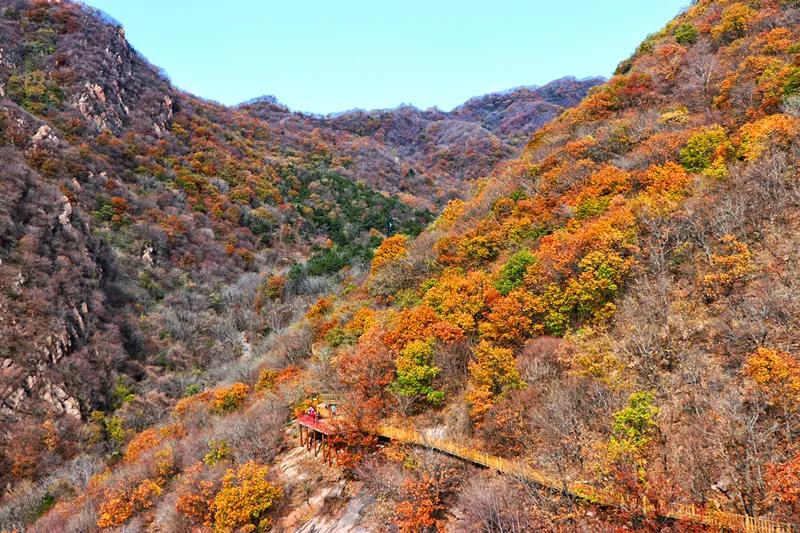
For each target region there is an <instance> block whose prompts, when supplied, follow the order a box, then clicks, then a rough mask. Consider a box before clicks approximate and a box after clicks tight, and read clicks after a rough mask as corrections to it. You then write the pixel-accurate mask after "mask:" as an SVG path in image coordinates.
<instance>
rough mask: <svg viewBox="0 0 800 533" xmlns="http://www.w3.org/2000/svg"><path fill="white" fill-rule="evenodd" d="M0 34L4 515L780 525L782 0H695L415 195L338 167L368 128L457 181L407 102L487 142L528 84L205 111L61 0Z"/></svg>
mask: <svg viewBox="0 0 800 533" xmlns="http://www.w3.org/2000/svg"><path fill="white" fill-rule="evenodd" d="M0 28H2V32H3V33H2V34H0V37H2V43H3V55H2V59H1V60H0V61H2V66H0V69H3V70H0V72H2V78H0V79H4V80H7V81H5V82H4V85H3V87H4V92H5V95H6V99H5V100H3V102H2V106H3V114H2V117H3V119H2V120H3V122H2V130H0V131H2V135H3V143H4V145H5V146H4V147H3V148H2V154H3V155H2V157H3V160H4V163H5V162H6V161H7V163H6V165H5V167H4V168H5V169H6V170H4V172H5V173H6V176H4V177H5V178H6V179H4V180H3V183H2V186H3V187H4V188H5V189H7V192H6V191H4V194H3V196H2V198H0V202H3V203H2V204H0V205H2V210H0V217H3V218H2V219H0V220H2V221H3V222H2V225H0V232H2V233H0V236H2V237H0V239H1V240H0V244H2V253H3V255H2V256H1V257H2V264H0V309H2V311H3V312H2V315H1V316H0V319H2V322H0V327H2V330H0V335H1V336H2V338H3V339H11V340H12V341H11V342H6V341H4V342H3V344H0V350H4V351H0V354H2V356H3V357H4V358H5V359H4V361H5V362H4V363H3V370H2V372H3V373H2V378H3V380H5V381H4V383H8V389H7V390H8V392H7V393H6V396H5V400H4V401H5V404H4V405H5V413H6V414H7V415H8V416H9V418H8V419H7V420H9V421H10V420H12V417H14V418H13V420H14V426H13V428H12V427H11V425H10V423H9V424H8V427H9V429H8V430H7V431H6V432H5V438H6V439H7V440H6V441H5V447H4V449H3V470H2V471H3V472H4V473H7V474H5V475H6V479H7V480H13V484H11V485H9V487H10V490H9V493H8V494H6V496H5V497H4V499H3V500H2V501H0V504H1V505H2V507H0V527H2V528H9V529H11V528H14V527H16V528H23V527H27V528H28V529H29V530H31V531H60V530H65V531H91V530H95V529H98V528H119V530H125V531H138V530H153V531H185V530H192V529H193V528H197V529H198V530H217V531H234V530H239V531H254V530H261V531H267V530H270V529H273V530H277V531H294V530H306V531H312V530H325V529H326V528H327V530H330V531H335V530H337V529H338V530H346V528H356V527H361V528H364V529H366V530H375V531H386V530H389V531H401V532H427V531H445V530H451V531H532V530H546V531H573V530H590V531H615V530H620V529H623V528H626V529H641V530H646V531H647V530H653V531H687V530H691V531H695V530H702V529H703V528H702V526H700V525H699V524H697V523H694V522H689V521H686V522H682V521H680V520H676V519H674V518H667V517H664V516H658V515H656V514H652V513H651V514H647V515H645V514H643V513H642V512H641V510H642V505H641V502H645V503H647V502H650V503H651V504H653V505H656V504H658V505H662V504H678V503H680V504H690V505H694V506H696V509H698V510H699V511H698V512H699V513H701V514H702V515H704V516H713V515H714V513H737V514H741V515H750V516H758V517H763V518H765V519H769V520H773V521H776V522H777V521H780V522H783V523H785V524H793V525H794V526H795V527H800V496H799V495H800V448H798V444H797V443H798V437H800V418H798V410H800V360H799V358H800V324H798V316H800V275H799V274H798V272H800V180H799V179H798V176H799V175H800V173H798V163H800V144H798V131H800V129H799V128H800V45H799V44H798V43H800V39H799V37H800V4H799V3H798V2H797V1H796V0H747V1H733V0H699V1H697V2H694V3H693V4H692V5H691V6H690V7H688V8H687V9H686V10H685V12H683V13H681V14H679V15H678V16H677V17H676V18H675V19H674V20H673V21H671V22H669V23H668V24H667V25H666V26H665V27H664V28H662V29H661V30H659V31H658V32H656V33H654V34H652V35H650V36H649V37H648V38H647V39H646V40H645V41H644V42H643V43H641V45H640V46H639V47H638V48H637V50H636V51H635V53H634V54H633V55H632V56H631V57H630V58H629V59H627V60H625V61H623V62H622V63H620V65H619V67H618V69H617V72H616V74H615V75H614V76H613V78H611V79H610V80H609V81H607V82H605V83H604V84H602V85H599V86H597V87H595V88H593V89H591V90H590V91H589V93H588V95H587V96H586V97H585V98H583V99H582V101H581V102H580V103H579V104H577V105H576V106H574V107H572V108H570V109H568V110H567V111H565V112H564V113H562V114H560V115H559V116H558V117H556V118H555V119H554V120H552V121H550V122H548V123H547V124H546V125H544V127H542V128H541V129H538V130H537V131H535V132H533V133H532V135H530V137H529V140H528V142H527V143H526V144H525V146H524V148H523V149H522V152H521V153H520V154H519V155H518V157H515V158H514V159H512V160H507V161H502V159H503V157H499V158H497V161H499V164H496V165H493V164H491V163H484V161H485V160H484V159H482V158H481V157H478V158H477V164H479V165H483V166H481V168H482V170H481V174H477V175H480V176H482V177H481V178H480V179H478V180H477V181H476V182H475V184H474V187H473V188H472V189H471V194H470V195H469V196H468V197H463V198H454V199H453V200H452V201H450V202H449V203H447V205H446V206H445V207H444V209H443V210H442V211H441V212H440V213H439V214H438V216H437V217H436V218H435V219H433V220H430V219H429V217H433V216H434V215H432V214H430V212H425V211H422V210H419V209H417V210H415V209H414V208H413V207H410V206H409V201H408V199H407V198H404V199H405V200H406V201H400V199H399V198H397V197H395V196H392V195H391V194H380V193H378V192H377V191H376V188H377V189H381V190H384V191H386V190H395V189H391V187H388V186H386V185H384V184H382V183H383V182H382V181H370V180H369V179H367V180H363V181H364V183H359V182H358V181H353V180H352V178H353V177H354V176H353V175H345V174H343V173H342V172H340V171H339V170H338V167H339V166H341V167H344V168H346V167H347V165H346V164H343V163H342V161H341V160H338V159H337V158H338V157H344V156H343V155H342V154H346V153H347V150H348V148H347V146H353V145H352V144H350V143H355V142H356V141H358V142H363V143H364V146H377V144H380V146H382V147H384V148H385V147H392V148H390V149H389V150H390V151H391V150H394V149H396V150H398V151H401V150H407V151H406V152H404V153H403V154H401V155H402V157H403V158H406V159H405V160H407V161H420V160H425V161H428V164H426V168H427V169H434V170H432V171H431V172H432V174H431V176H432V177H434V176H438V175H439V174H438V173H439V172H440V169H441V168H447V169H450V170H448V172H455V173H451V174H449V176H450V177H457V178H458V179H463V178H464V177H468V176H470V174H469V173H468V172H467V171H464V173H462V174H459V172H462V170H457V171H456V170H453V169H456V168H460V167H458V166H456V167H453V166H451V165H449V164H448V165H445V166H443V167H440V166H438V165H439V163H440V162H441V161H442V159H438V158H433V159H425V156H423V155H421V154H426V153H428V151H429V148H427V147H429V146H434V145H436V142H434V144H433V145H430V144H426V143H428V141H429V140H428V139H427V138H421V135H420V134H417V133H413V132H416V131H419V128H420V127H421V126H419V125H418V124H420V123H425V126H424V128H422V129H423V130H424V131H425V132H426V133H425V135H428V134H430V133H431V132H432V131H438V128H440V127H443V126H444V125H446V124H447V123H448V122H449V121H451V120H458V121H461V122H462V125H459V127H458V128H457V129H456V130H455V131H461V128H472V127H474V128H481V129H483V130H486V131H487V132H491V135H492V136H494V138H497V139H502V142H503V143H506V144H507V145H508V146H515V145H516V144H517V143H518V142H519V137H520V135H524V134H526V133H528V131H529V129H528V128H530V131H532V130H533V129H535V126H532V125H533V124H535V121H529V120H527V119H525V120H523V119H522V118H519V122H518V124H520V127H519V129H518V130H515V129H514V124H516V123H517V122H516V120H517V119H514V118H511V117H514V116H517V117H523V116H525V113H526V112H520V113H515V112H508V113H505V112H501V111H499V110H502V109H515V105H517V104H515V103H514V102H512V101H511V100H515V101H517V102H521V101H524V99H525V98H529V97H530V98H532V99H533V100H536V101H538V99H542V100H543V101H550V102H551V103H553V102H552V100H548V98H550V97H549V96H547V95H545V94H538V95H537V96H535V97H532V96H530V95H528V94H527V92H528V91H532V90H531V89H520V90H518V91H512V92H510V93H508V94H498V95H493V96H489V97H485V98H484V99H482V100H477V101H476V100H472V101H470V102H467V103H466V104H464V105H463V106H461V107H459V108H457V109H456V110H454V111H452V112H451V113H449V114H448V116H447V117H445V118H441V119H440V118H439V116H440V115H439V114H438V113H440V112H438V111H435V110H434V111H425V112H421V111H418V110H414V109H411V108H399V109H397V110H393V111H388V112H363V113H362V112H353V113H347V114H344V115H341V116H338V117H307V116H298V115H292V114H291V113H289V111H288V110H286V109H285V108H283V107H282V106H280V105H278V104H277V103H275V102H274V101H271V100H267V101H264V100H261V101H256V102H253V103H250V104H247V105H243V106H241V107H239V108H236V109H228V108H224V107H222V106H218V105H216V104H212V103H208V102H203V101H200V100H198V99H196V98H194V97H191V96H189V95H186V94H184V93H180V92H178V91H176V90H174V89H172V88H170V86H169V84H168V82H167V81H166V80H165V79H164V78H163V77H161V76H160V75H158V74H157V71H156V70H154V69H153V68H152V67H150V66H148V65H147V64H146V63H145V62H144V61H143V60H142V59H141V58H140V57H139V56H137V55H136V53H135V52H134V51H133V50H132V49H130V47H129V46H128V45H127V43H126V42H125V40H124V38H123V36H122V34H121V30H120V29H119V28H118V27H117V26H115V25H113V24H108V23H107V21H106V22H103V21H102V20H100V19H99V18H98V16H97V14H95V13H92V12H91V11H89V10H87V9H85V8H82V7H79V6H76V5H73V4H58V5H54V4H49V3H35V4H28V3H24V2H19V3H18V4H14V5H13V6H9V7H6V8H5V10H4V11H3V23H2V25H0ZM75 42H79V43H80V46H78V45H77V44H75V45H74V47H73V48H70V47H69V46H67V45H68V44H69V43H75ZM47 43H50V44H49V45H48V44H47ZM108 43H115V44H114V46H110V45H109V44H108ZM63 47H66V49H67V50H70V49H71V50H77V49H80V50H92V51H93V53H91V54H87V53H81V54H77V53H73V54H72V55H70V54H69V53H67V54H66V57H62V56H61V54H60V53H59V50H62V49H64V48H63ZM555 52H557V51H555ZM43 72H48V73H50V74H48V75H47V76H45V75H43V74H42V73H43ZM97 76H100V78H101V79H104V80H109V81H107V82H106V83H105V84H104V85H103V86H102V87H99V88H96V87H95V86H94V85H92V84H93V83H94V82H93V81H91V80H95V79H97ZM576 83H578V82H568V85H569V84H576ZM536 91H539V89H537V90H536ZM520 93H524V94H520ZM569 93H570V94H574V93H573V91H572V90H571V89H570V90H569ZM565 98H566V100H565V101H563V102H559V101H557V99H556V101H555V103H556V104H557V105H562V104H566V105H569V104H570V103H571V101H570V100H569V98H571V96H568V97H565ZM519 105H522V104H519ZM536 105H538V104H536ZM279 117H283V118H279ZM284 119H285V120H284ZM308 123H316V125H317V126H316V127H318V128H319V130H317V133H316V134H313V132H312V134H310V135H305V134H304V133H299V132H302V131H305V130H303V129H301V126H300V125H303V126H302V127H303V128H304V127H305V126H304V125H305V124H308ZM467 123H469V124H472V126H467V125H464V124H467ZM288 124H298V126H297V127H292V128H291V131H292V132H294V133H292V134H290V135H287V132H286V131H285V129H286V128H288V126H287V125H288ZM410 124H417V125H414V126H413V127H412V126H411V125H410ZM282 128H284V130H282ZM465 131H466V130H465ZM334 132H339V133H336V134H335V133H334ZM326 135H341V137H337V139H338V138H341V139H342V140H341V145H340V143H339V142H338V141H337V143H336V145H335V146H334V144H333V143H327V142H323V141H322V140H324V139H325V136H326ZM406 135H407V136H408V137H406ZM486 138H489V137H486ZM321 139H322V140H321ZM320 143H322V144H323V145H324V148H320ZM409 143H411V145H409ZM415 143H416V144H415ZM455 145H457V146H465V147H469V146H471V144H470V143H463V144H460V143H455ZM370 149H371V148H370ZM382 149H383V148H382ZM366 153H367V152H365V154H366ZM384 153H388V152H384ZM481 154H482V155H484V156H485V155H486V153H485V152H481ZM462 155H463V154H462ZM420 158H422V159H420ZM471 160H474V159H470V156H466V155H464V161H466V162H467V165H468V164H469V161H471ZM492 163H494V161H492ZM409 164H410V163H409ZM417 164H419V163H416V162H415V163H413V165H411V166H412V167H413V166H414V165H417ZM483 169H485V170H483ZM410 170H411V167H409V169H408V171H407V172H404V173H402V175H403V176H406V177H408V176H410V175H411V172H410ZM414 171H415V173H416V172H417V169H416V168H414ZM441 172H444V171H441ZM387 175H389V174H387ZM447 179H449V178H447ZM381 180H383V178H381ZM388 181H391V180H388ZM445 182H446V180H445ZM392 183H395V184H397V185H396V186H397V187H398V189H397V190H399V191H403V190H404V189H403V187H402V186H401V185H400V181H393V182H392ZM435 183H436V182H435V181H434V184H435ZM392 186H394V185H392ZM409 190H411V189H409ZM417 190H419V191H422V192H421V193H420V194H422V195H423V196H424V195H425V194H426V193H425V191H426V190H427V189H425V188H424V187H423V188H421V189H417ZM408 194H412V195H413V192H410V193H408ZM445 196H446V195H445ZM410 204H411V205H419V204H415V203H414V202H413V201H411V202H410ZM378 243H380V244H379V245H378V246H377V248H376V249H375V251H374V253H373V252H372V250H371V245H377V244H378ZM355 259H357V260H355ZM362 265H363V266H362ZM61 332H63V333H61ZM22 355H25V357H22ZM28 376H33V379H31V378H30V377H28ZM20 383H24V385H19V384H20ZM16 390H21V391H22V392H21V393H18V392H15V391H16ZM33 391H36V392H35V393H34V392H33ZM40 391H41V392H40ZM103 391H108V393H106V394H104V393H103ZM320 394H325V395H328V396H331V395H332V396H336V397H339V398H341V399H342V400H341V405H340V412H339V414H338V415H337V417H338V418H337V420H338V424H337V435H336V438H335V440H334V442H333V444H332V445H333V446H335V447H336V449H337V450H338V457H337V464H336V466H335V467H333V468H330V469H328V468H324V467H323V466H322V465H321V464H320V463H319V462H317V461H315V460H314V459H313V454H307V452H305V451H304V450H303V449H302V448H297V447H296V445H297V440H296V439H297V435H296V432H293V430H292V429H291V427H287V426H286V424H287V422H289V421H290V420H292V418H293V417H295V416H296V415H298V414H301V413H303V412H305V411H306V409H307V408H308V407H309V406H310V405H312V404H313V402H314V400H313V399H314V398H315V397H317V396H318V395H320ZM16 398H20V401H24V399H25V398H40V399H42V400H43V401H45V403H46V404H48V405H50V407H49V408H48V410H47V411H45V410H44V409H43V410H42V411H40V412H37V413H34V414H33V415H31V416H21V415H20V413H19V410H17V411H16V412H15V411H14V409H15V407H16V406H17V403H14V402H16V401H17V400H16ZM87 398H91V401H89V400H87ZM75 411H77V412H78V413H80V415H81V416H82V419H81V420H78V419H76V418H75V417H74V416H73V417H72V418H70V417H69V416H63V413H67V414H71V413H74V412H75ZM59 414H62V416H57V415H59ZM378 425H390V426H393V427H414V428H416V430H417V431H419V432H420V433H421V434H423V435H425V436H427V437H429V438H447V439H451V440H453V441H456V442H459V443H461V444H462V445H463V446H465V447H469V448H471V449H474V450H479V451H483V452H487V453H490V454H493V455H496V456H500V457H504V458H508V459H513V460H514V461H517V462H518V463H519V464H524V465H527V466H530V467H532V468H535V469H536V470H537V471H542V472H547V473H548V474H549V475H550V476H552V477H553V478H554V479H558V480H561V481H562V483H563V484H564V487H567V486H568V485H569V484H571V483H574V482H580V483H582V484H585V485H586V486H589V487H592V489H593V490H595V491H596V492H597V493H598V494H606V495H608V497H609V498H614V499H615V500H616V501H624V502H626V503H623V504H620V505H619V506H615V507H608V506H600V505H595V504H594V503H593V502H591V501H576V500H574V499H571V498H568V497H566V495H565V494H561V493H553V492H552V491H549V490H546V489H543V488H542V487H540V486H537V485H535V484H526V483H522V482H520V481H518V480H514V479H513V478H511V477H502V476H499V475H496V474H493V473H492V472H491V471H488V470H481V469H477V468H475V467H471V466H468V465H465V464H463V463H460V462H458V461H456V460H454V459H452V458H448V457H445V456H442V455H438V454H433V453H428V452H425V451H422V450H419V449H416V448H413V447H409V446H403V445H400V444H396V443H395V444H393V443H389V442H385V441H384V442H380V441H379V440H378V439H377V438H376V437H375V436H374V431H375V428H376V427H377V426H378ZM55 465H60V466H59V467H58V468H55ZM22 480H25V481H24V482H23V481H22ZM629 502H636V503H635V504H629Z"/></svg>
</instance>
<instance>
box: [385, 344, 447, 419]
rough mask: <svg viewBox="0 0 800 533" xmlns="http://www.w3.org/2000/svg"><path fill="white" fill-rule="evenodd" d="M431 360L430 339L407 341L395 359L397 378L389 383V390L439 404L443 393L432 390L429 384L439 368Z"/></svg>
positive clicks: (442, 398)
mask: <svg viewBox="0 0 800 533" xmlns="http://www.w3.org/2000/svg"><path fill="white" fill-rule="evenodd" d="M432 360H433V341H432V340H430V339H428V340H425V341H421V340H419V341H413V342H411V343H409V344H408V345H407V346H406V347H405V348H403V350H402V351H401V352H400V355H399V356H398V357H397V359H396V360H395V365H396V366H397V378H396V379H395V380H394V382H393V383H392V384H391V385H390V390H391V391H392V392H394V393H395V394H399V395H400V396H407V397H412V398H415V397H419V396H421V397H424V398H425V399H426V400H427V401H428V402H430V403H432V404H434V405H438V404H440V403H441V402H442V401H443V400H444V393H443V392H441V391H437V390H434V388H433V386H432V385H431V382H432V381H433V380H434V379H435V378H436V376H438V375H439V369H438V368H437V367H435V366H433V365H432V364H431V361H432Z"/></svg>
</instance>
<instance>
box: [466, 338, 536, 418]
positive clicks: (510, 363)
mask: <svg viewBox="0 0 800 533" xmlns="http://www.w3.org/2000/svg"><path fill="white" fill-rule="evenodd" d="M473 355H474V356H475V357H474V360H472V361H470V363H469V375H470V390H469V391H468V392H467V402H468V403H469V404H470V408H471V414H472V416H473V417H475V418H481V417H482V416H483V414H484V413H485V412H486V411H487V410H488V409H489V408H490V407H491V406H492V403H493V402H494V400H495V398H496V397H497V396H499V395H500V394H502V393H504V392H506V391H509V390H513V389H517V388H519V387H521V386H522V385H523V383H522V378H521V377H520V375H519V371H518V370H517V363H516V361H515V360H514V353H513V352H512V351H511V350H509V349H508V348H498V347H495V346H492V345H491V344H489V343H488V342H487V341H481V342H480V343H479V344H478V345H477V346H476V347H475V348H474V349H473Z"/></svg>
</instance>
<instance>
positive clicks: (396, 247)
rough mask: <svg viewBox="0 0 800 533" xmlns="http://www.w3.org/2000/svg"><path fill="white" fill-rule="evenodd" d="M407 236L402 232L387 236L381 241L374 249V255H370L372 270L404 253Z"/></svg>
mask: <svg viewBox="0 0 800 533" xmlns="http://www.w3.org/2000/svg"><path fill="white" fill-rule="evenodd" d="M407 241H408V237H406V236H405V235H402V234H397V235H393V236H391V237H387V238H386V239H384V240H383V242H381V244H380V246H378V248H376V249H375V255H374V256H373V257H372V271H373V272H375V271H376V270H378V269H379V268H380V267H381V266H383V265H384V264H386V263H388V262H389V261H393V260H395V259H398V258H400V257H403V256H404V255H406V242H407Z"/></svg>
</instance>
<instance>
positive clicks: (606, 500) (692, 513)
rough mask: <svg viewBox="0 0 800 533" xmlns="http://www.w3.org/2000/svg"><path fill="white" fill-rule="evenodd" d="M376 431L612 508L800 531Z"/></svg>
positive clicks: (768, 532) (740, 527)
mask: <svg viewBox="0 0 800 533" xmlns="http://www.w3.org/2000/svg"><path fill="white" fill-rule="evenodd" d="M375 434H376V435H378V436H380V437H384V438H387V439H391V440H394V441H397V442H402V443H407V444H415V445H418V446H423V447H426V448H430V449H433V450H438V451H440V452H443V453H446V454H448V455H452V456H453V457H457V458H460V459H464V460H466V461H469V462H471V463H474V464H478V465H482V466H485V467H487V468H492V469H494V470H497V471H498V472H502V473H503V474H507V475H510V476H513V477H516V478H518V479H520V480H523V481H529V482H533V483H536V484H537V485H540V486H542V487H546V488H548V489H551V490H553V491H556V492H563V493H566V494H570V495H572V496H573V497H576V498H579V499H581V500H585V501H587V502H590V503H595V504H599V505H605V506H610V507H622V506H625V507H626V508H629V509H630V508H634V507H638V508H640V509H641V510H642V512H643V513H644V514H654V515H658V516H662V517H665V518H673V519H676V520H685V521H689V522H694V523H696V524H703V525H706V526H710V527H716V528H721V529H727V530H732V531H744V532H746V533H800V528H798V527H796V526H793V525H791V524H785V523H781V522H775V521H772V520H767V519H764V518H757V517H753V516H747V515H739V514H734V513H726V512H722V511H714V510H711V511H709V510H699V509H697V508H696V507H695V506H694V505H683V504H666V503H659V504H658V505H653V504H652V503H651V502H649V501H647V500H645V501H643V502H630V501H624V499H623V498H620V497H614V496H613V495H608V494H604V493H602V492H600V491H598V490H596V489H595V488H593V487H591V486H589V485H586V484H583V483H565V482H562V481H561V480H560V479H558V478H556V477H554V476H552V475H549V474H546V473H544V472H541V471H539V470H536V469H535V468H532V467H530V466H528V465H526V464H524V463H521V462H519V461H512V460H509V459H504V458H502V457H497V456H494V455H489V454H487V453H483V452H480V451H478V450H475V449H473V448H470V447H467V446H462V445H460V444H458V443H456V442H455V441H452V440H448V439H430V438H427V437H425V436H424V435H423V434H421V433H420V432H418V431H416V430H413V429H404V428H398V427H393V426H386V425H382V426H379V427H378V428H376V429H375Z"/></svg>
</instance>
